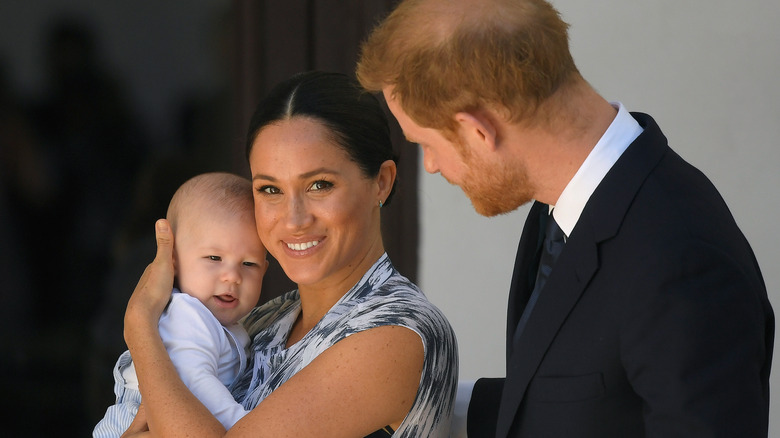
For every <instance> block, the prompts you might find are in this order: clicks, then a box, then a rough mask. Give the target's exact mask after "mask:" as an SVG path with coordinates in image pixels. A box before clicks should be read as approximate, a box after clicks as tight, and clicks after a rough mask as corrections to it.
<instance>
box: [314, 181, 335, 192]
mask: <svg viewBox="0 0 780 438" xmlns="http://www.w3.org/2000/svg"><path fill="white" fill-rule="evenodd" d="M331 187H333V183H331V182H329V181H325V180H319V181H314V184H312V185H311V189H312V190H315V191H316V190H327V189H329V188H331Z"/></svg>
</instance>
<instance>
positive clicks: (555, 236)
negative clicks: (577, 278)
mask: <svg viewBox="0 0 780 438" xmlns="http://www.w3.org/2000/svg"><path fill="white" fill-rule="evenodd" d="M565 243H566V241H565V240H564V234H563V230H561V227H559V226H558V223H557V222H555V218H553V215H552V212H551V213H550V214H549V215H548V217H547V227H546V228H545V234H544V243H543V244H542V254H541V256H540V258H539V271H538V272H537V273H536V282H535V283H534V289H533V291H532V292H531V296H530V297H529V298H528V303H527V304H526V305H525V309H523V314H522V315H521V316H520V320H519V321H518V322H517V329H515V341H517V339H518V338H520V334H521V333H522V332H523V329H524V328H525V325H526V323H527V322H528V318H529V317H530V316H531V311H532V310H533V308H534V305H536V300H537V299H539V292H540V291H541V290H542V288H543V287H544V284H545V283H546V282H547V278H549V277H550V273H551V272H552V269H553V266H554V265H555V261H556V260H558V256H559V255H561V251H562V250H563V246H564V244H565Z"/></svg>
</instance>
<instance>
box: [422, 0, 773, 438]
mask: <svg viewBox="0 0 780 438" xmlns="http://www.w3.org/2000/svg"><path fill="white" fill-rule="evenodd" d="M553 3H554V4H555V5H556V7H557V8H558V9H559V10H560V12H561V14H562V15H563V18H564V20H566V21H567V22H568V23H569V24H570V25H571V28H570V37H571V47H572V52H573V54H574V57H575V60H576V62H577V65H578V66H579V68H580V71H581V72H582V74H583V75H584V76H585V78H586V79H587V80H588V81H589V82H590V83H591V84H592V85H593V86H594V87H595V88H596V89H597V90H599V91H600V92H601V94H602V95H603V96H604V97H605V98H607V99H608V100H619V101H621V102H623V103H624V104H625V105H626V106H627V107H628V108H629V110H632V111H642V112H647V113H649V114H651V115H652V116H653V117H654V118H655V119H656V121H658V123H659V125H660V126H661V129H662V130H663V131H664V133H665V134H666V136H667V137H668V138H669V141H670V144H671V145H672V147H673V148H674V149H675V150H676V151H677V152H678V153H680V154H681V155H682V156H683V157H685V158H686V159H687V160H688V161H690V162H692V163H693V164H694V165H695V166H697V167H698V168H699V169H701V170H702V171H704V172H705V173H706V174H707V175H708V176H709V177H710V179H711V180H712V181H713V182H714V183H715V185H716V186H717V187H718V188H719V189H720V191H721V193H722V194H723V196H724V198H725V199H726V202H727V203H728V204H729V207H730V208H731V210H732V212H733V213H734V216H735V217H736V219H737V222H738V223H739V224H740V226H741V227H742V230H743V231H744V233H745V234H746V235H747V238H748V240H749V241H750V242H751V244H752V245H753V249H754V251H755V253H756V256H757V258H758V261H759V263H760V265H761V268H762V270H763V273H764V278H765V281H766V285H767V289H768V290H769V297H770V300H771V301H772V303H773V304H774V305H775V306H776V311H780V307H777V306H778V303H780V270H779V269H778V262H780V232H778V231H776V228H777V225H776V223H777V220H778V218H780V171H778V165H780V144H778V143H780V123H778V122H780V120H779V119H780V28H778V26H777V23H778V22H779V21H780V3H778V2H777V1H776V0H746V1H742V2H726V1H715V2H712V1H705V0H683V1H680V0H656V1H652V2H644V1H630V2H627V1H624V0H596V1H589V2H584V1H581V0H553ZM421 172H423V171H422V170H421ZM419 196H420V203H421V212H422V218H421V226H422V230H421V237H422V239H421V247H420V258H421V266H420V281H419V282H420V286H421V287H422V289H423V290H424V291H425V293H426V294H427V295H428V296H429V297H430V298H431V300H432V301H434V302H435V303H436V304H437V305H438V306H439V307H441V308H442V310H443V311H444V312H445V313H446V314H447V316H448V317H449V319H450V321H451V323H452V324H453V326H454V327H455V331H456V332H457V335H458V340H459V343H460V352H461V355H460V357H461V378H463V379H474V378H477V377H480V376H503V375H504V330H505V318H506V303H507V296H508V295H507V294H508V290H509V281H510V278H511V275H512V263H513V261H514V254H515V251H516V249H517V242H518V240H519V237H520V232H521V230H522V226H523V221H524V220H525V215H526V213H527V208H528V207H527V206H526V207H523V208H521V209H520V210H518V211H516V212H514V213H512V214H510V215H505V216H501V217H498V218H492V219H486V218H483V217H480V216H478V215H477V214H476V213H475V212H474V211H473V210H472V208H471V205H470V204H469V202H468V200H467V199H466V198H465V196H463V194H462V193H461V191H460V189H458V188H457V187H452V186H449V185H448V184H447V183H446V182H445V181H444V180H443V178H441V177H440V176H438V175H434V176H432V175H427V174H424V175H422V176H421V188H420V194H419ZM777 350H778V347H777V346H776V347H775V351H777ZM774 371H775V372H774V373H773V374H774V375H773V377H772V391H771V394H772V403H771V422H772V424H773V425H772V426H771V427H772V430H778V432H780V426H777V425H778V424H780V387H778V384H779V382H780V380H778V379H779V378H778V374H780V371H778V370H777V369H775V370H774ZM772 435H773V434H772V433H770V436H772Z"/></svg>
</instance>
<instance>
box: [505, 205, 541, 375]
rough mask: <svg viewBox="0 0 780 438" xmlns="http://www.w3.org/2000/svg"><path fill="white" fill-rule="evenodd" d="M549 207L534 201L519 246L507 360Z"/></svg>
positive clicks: (528, 292)
mask: <svg viewBox="0 0 780 438" xmlns="http://www.w3.org/2000/svg"><path fill="white" fill-rule="evenodd" d="M547 208H548V206H547V204H542V203H540V202H536V203H534V205H533V206H532V207H531V210H530V212H529V213H528V217H527V218H526V221H525V225H524V226H523V233H522V236H521V238H520V244H519V245H518V247H517V255H516V256H515V267H514V271H513V272H512V283H511V285H510V287H509V303H508V305H507V327H506V340H507V345H506V351H507V357H506V359H507V360H509V356H510V355H511V351H512V350H513V346H512V340H513V338H514V332H515V327H517V321H518V320H519V319H520V315H522V314H523V309H524V308H525V304H526V303H527V302H528V297H529V296H530V295H531V289H532V285H531V283H530V278H531V276H530V275H529V273H530V272H531V271H535V267H536V263H538V261H537V259H538V254H537V253H538V251H539V248H541V244H542V242H541V237H542V236H541V233H542V230H541V227H540V226H539V222H540V221H539V218H540V217H541V214H542V213H544V212H546V210H547Z"/></svg>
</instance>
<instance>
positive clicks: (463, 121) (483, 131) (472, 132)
mask: <svg viewBox="0 0 780 438" xmlns="http://www.w3.org/2000/svg"><path fill="white" fill-rule="evenodd" d="M455 121H456V122H458V131H459V135H460V137H461V138H462V139H464V140H466V142H468V143H470V144H482V145H484V146H485V147H487V148H488V150H490V151H495V150H496V145H497V144H498V139H497V137H498V124H497V120H496V119H495V117H494V116H493V114H491V113H489V112H487V111H479V110H478V111H463V112H459V113H457V114H455Z"/></svg>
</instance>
